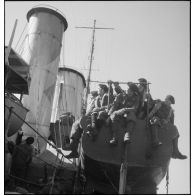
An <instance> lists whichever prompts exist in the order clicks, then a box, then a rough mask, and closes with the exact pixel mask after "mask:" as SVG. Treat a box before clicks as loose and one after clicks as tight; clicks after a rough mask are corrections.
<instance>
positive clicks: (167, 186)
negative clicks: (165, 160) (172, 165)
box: [166, 167, 169, 194]
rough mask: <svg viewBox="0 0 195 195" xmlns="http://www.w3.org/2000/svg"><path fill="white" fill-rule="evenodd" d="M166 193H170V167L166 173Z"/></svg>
mask: <svg viewBox="0 0 195 195" xmlns="http://www.w3.org/2000/svg"><path fill="white" fill-rule="evenodd" d="M166 194H169V167H168V169H167V174H166Z"/></svg>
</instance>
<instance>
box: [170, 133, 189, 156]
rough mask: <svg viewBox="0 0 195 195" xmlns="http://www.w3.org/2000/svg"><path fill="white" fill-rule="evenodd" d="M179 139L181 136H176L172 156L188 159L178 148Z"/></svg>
mask: <svg viewBox="0 0 195 195" xmlns="http://www.w3.org/2000/svg"><path fill="white" fill-rule="evenodd" d="M178 139H179V137H176V138H175V139H173V153H172V158H175V159H180V160H184V159H187V156H186V155H183V154H182V153H181V152H180V151H179V148H178Z"/></svg>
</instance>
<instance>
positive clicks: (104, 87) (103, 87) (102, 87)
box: [99, 84, 108, 92]
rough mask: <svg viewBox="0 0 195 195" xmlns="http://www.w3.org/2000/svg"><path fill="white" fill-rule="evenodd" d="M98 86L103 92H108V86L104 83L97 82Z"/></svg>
mask: <svg viewBox="0 0 195 195" xmlns="http://www.w3.org/2000/svg"><path fill="white" fill-rule="evenodd" d="M99 87H100V88H101V89H103V90H104V91H105V92H108V87H107V86H106V85H104V84H99Z"/></svg>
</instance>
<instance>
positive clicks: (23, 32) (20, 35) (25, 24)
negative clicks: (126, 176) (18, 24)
mask: <svg viewBox="0 0 195 195" xmlns="http://www.w3.org/2000/svg"><path fill="white" fill-rule="evenodd" d="M27 24H28V23H27V22H26V24H25V26H24V29H23V31H22V33H21V35H20V37H19V39H18V42H17V43H16V46H15V50H16V48H17V46H18V43H19V42H20V39H21V38H22V35H23V33H24V31H25V29H26V27H27ZM23 42H24V40H23V41H22V43H23Z"/></svg>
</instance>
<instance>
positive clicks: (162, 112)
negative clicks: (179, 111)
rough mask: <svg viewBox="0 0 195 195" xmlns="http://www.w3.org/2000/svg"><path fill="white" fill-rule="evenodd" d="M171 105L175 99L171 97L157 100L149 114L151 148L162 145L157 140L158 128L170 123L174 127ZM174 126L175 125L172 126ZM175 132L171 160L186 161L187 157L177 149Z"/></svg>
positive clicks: (177, 136)
mask: <svg viewBox="0 0 195 195" xmlns="http://www.w3.org/2000/svg"><path fill="white" fill-rule="evenodd" d="M171 104H175V98H174V97H173V96H172V95H167V96H166V98H165V101H160V100H157V101H156V104H155V106H154V108H153V109H152V111H151V112H150V113H149V119H150V124H151V135H152V146H153V147H158V146H159V145H161V144H162V143H161V142H160V141H159V138H158V128H159V127H162V126H163V125H167V124H168V123H171V124H173V125H174V111H173V109H172V107H171ZM174 126H175V125H174ZM175 129H176V131H177V135H176V137H175V138H174V139H173V154H172V157H173V158H177V159H186V158H187V156H185V155H183V154H181V152H180V151H179V148H178V138H179V132H178V130H177V127H176V126H175Z"/></svg>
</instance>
